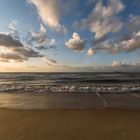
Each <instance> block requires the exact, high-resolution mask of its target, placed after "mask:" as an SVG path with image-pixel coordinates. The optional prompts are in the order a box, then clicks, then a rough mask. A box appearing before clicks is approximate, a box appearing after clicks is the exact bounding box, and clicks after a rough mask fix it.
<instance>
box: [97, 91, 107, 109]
mask: <svg viewBox="0 0 140 140" xmlns="http://www.w3.org/2000/svg"><path fill="white" fill-rule="evenodd" d="M95 93H96V94H97V96H98V97H99V98H100V99H101V100H102V101H103V103H104V106H103V107H100V108H99V109H102V108H107V105H108V103H107V101H106V100H105V98H104V97H103V96H101V95H100V94H99V93H98V92H97V91H96V92H95Z"/></svg>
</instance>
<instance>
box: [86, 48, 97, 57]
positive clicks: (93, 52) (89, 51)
mask: <svg viewBox="0 0 140 140" xmlns="http://www.w3.org/2000/svg"><path fill="white" fill-rule="evenodd" d="M95 53H96V52H95V50H94V49H93V48H89V49H88V52H87V55H88V56H93V55H94V54H95Z"/></svg>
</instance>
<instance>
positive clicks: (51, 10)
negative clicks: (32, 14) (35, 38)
mask: <svg viewBox="0 0 140 140" xmlns="http://www.w3.org/2000/svg"><path fill="white" fill-rule="evenodd" d="M27 1H28V3H30V4H33V5H34V6H35V7H36V9H37V11H38V15H39V16H40V17H41V19H42V21H43V23H44V24H47V25H48V26H49V27H50V28H52V29H54V30H55V31H57V32H64V33H65V32H66V29H65V27H64V26H62V25H61V24H60V23H59V22H60V18H61V5H60V4H61V1H60V0H59V1H58V0H27Z"/></svg>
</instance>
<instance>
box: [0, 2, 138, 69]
mask: <svg viewBox="0 0 140 140" xmlns="http://www.w3.org/2000/svg"><path fill="white" fill-rule="evenodd" d="M139 7H140V0H0V72H89V71H90V72H92V71H93V72H94V71H95V72H96V71H102V72H106V71H140V61H139V60H140V10H139Z"/></svg>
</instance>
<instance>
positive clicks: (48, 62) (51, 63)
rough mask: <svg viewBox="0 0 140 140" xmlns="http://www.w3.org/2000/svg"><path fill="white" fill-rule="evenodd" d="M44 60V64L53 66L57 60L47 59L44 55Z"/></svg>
mask: <svg viewBox="0 0 140 140" xmlns="http://www.w3.org/2000/svg"><path fill="white" fill-rule="evenodd" d="M45 62H46V64H48V65H50V66H55V65H56V64H57V61H56V60H53V59H49V58H47V57H45Z"/></svg>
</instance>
